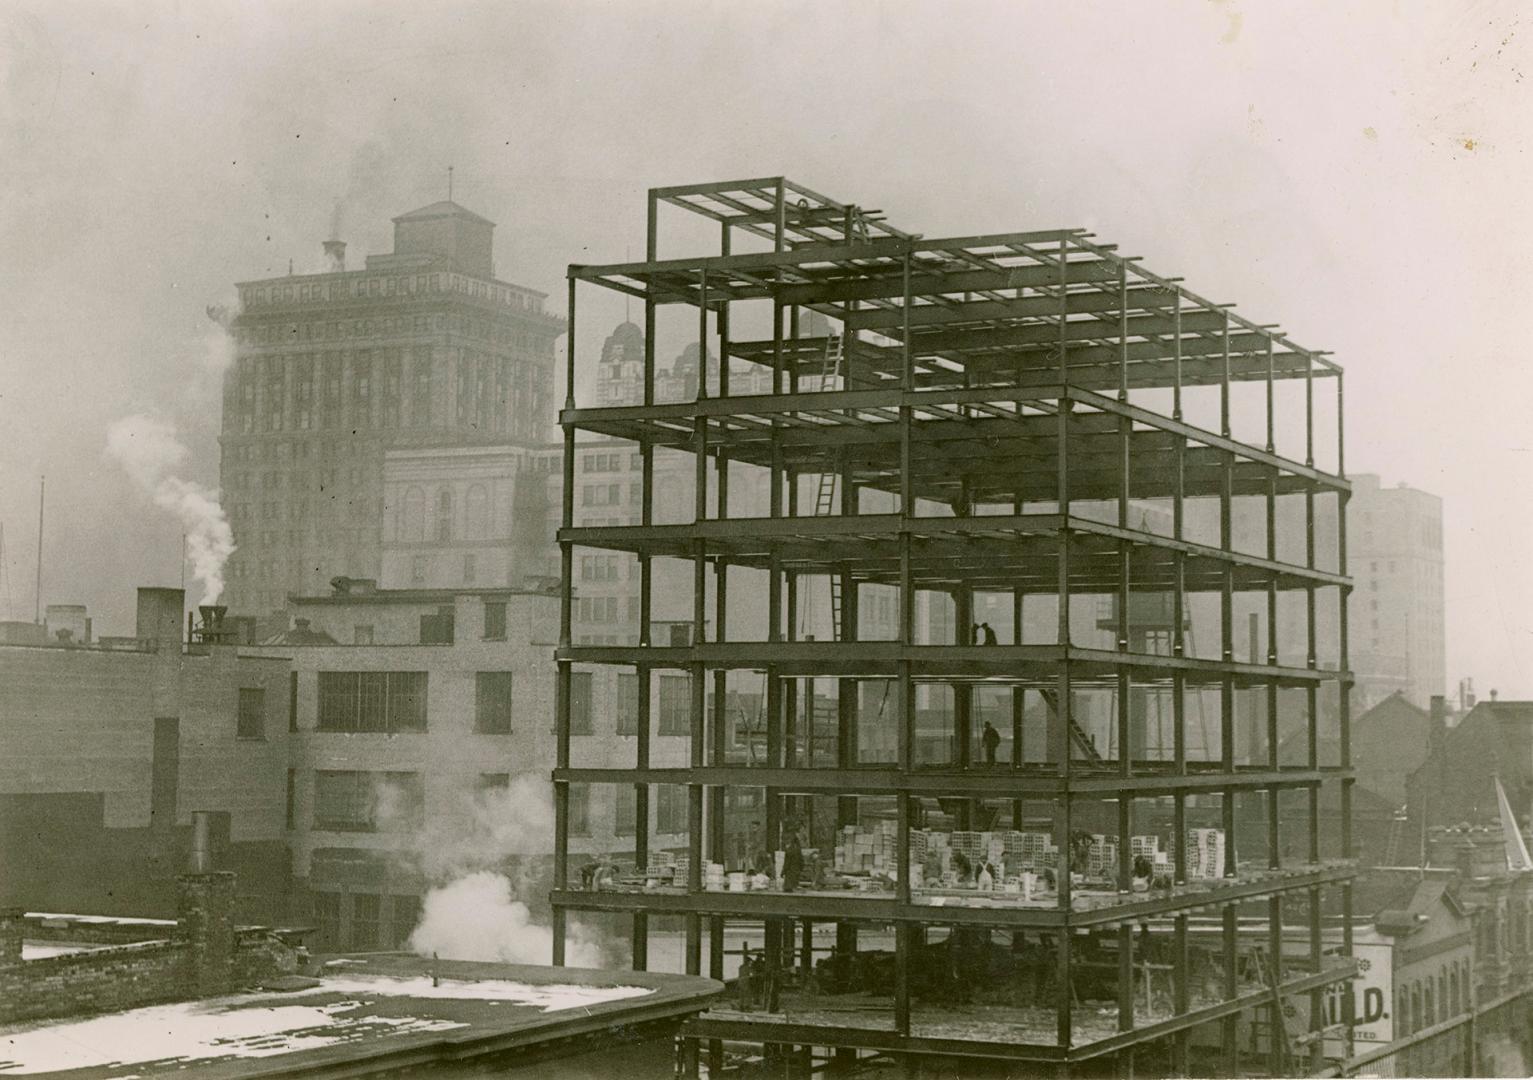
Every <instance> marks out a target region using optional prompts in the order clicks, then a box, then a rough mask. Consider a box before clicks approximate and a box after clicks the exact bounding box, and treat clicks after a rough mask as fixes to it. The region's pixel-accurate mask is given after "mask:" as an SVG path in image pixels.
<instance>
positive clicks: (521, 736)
mask: <svg viewBox="0 0 1533 1080" xmlns="http://www.w3.org/2000/svg"><path fill="white" fill-rule="evenodd" d="M290 603H291V604H292V606H293V609H294V611H295V612H296V613H297V616H296V618H295V620H294V625H293V627H292V628H290V629H289V630H287V631H285V632H284V633H282V634H280V635H277V636H275V637H274V638H273V639H272V640H271V641H270V642H269V643H268V644H266V645H264V646H262V647H261V648H260V649H259V650H257V651H259V652H261V653H264V654H266V655H268V656H273V657H283V658H287V659H290V660H291V663H292V672H293V675H292V685H291V711H290V714H289V725H288V735H287V739H288V741H289V743H290V744H291V754H290V756H289V757H288V770H287V782H286V790H287V810H286V829H287V832H286V835H287V840H288V844H289V847H290V848H291V851H292V859H293V872H292V880H293V900H294V906H293V910H294V912H295V913H296V914H297V916H298V917H308V918H312V919H313V921H314V923H315V925H316V926H317V927H318V928H319V938H318V945H319V946H320V947H322V948H347V949H373V948H393V947H396V946H398V945H399V944H401V943H403V942H404V941H405V940H406V939H407V938H408V936H409V934H410V932H411V930H413V929H414V927H415V925H416V921H417V920H418V918H419V915H420V911H421V903H422V898H423V896H424V895H425V893H426V891H427V890H428V889H429V888H431V887H432V886H434V885H442V884H445V883H447V882H449V881H451V880H453V879H455V878H458V877H461V876H463V875H465V874H469V873H474V872H478V871H483V870H488V871H493V872H501V873H505V874H507V875H508V876H510V877H511V878H512V879H514V880H515V881H516V882H517V883H518V887H517V894H518V897H519V898H521V899H523V900H525V901H526V902H527V903H529V904H530V905H531V906H532V907H533V909H534V910H536V909H538V908H540V907H542V906H543V905H544V904H545V903H546V900H545V896H546V891H547V890H546V883H545V884H544V885H543V886H541V887H539V886H536V885H532V886H529V885H528V883H529V882H537V881H539V880H542V879H546V875H547V872H548V869H549V865H548V864H549V862H550V860H551V857H552V854H553V821H552V801H551V800H550V799H549V797H548V789H547V781H546V776H547V771H548V762H549V761H550V760H552V756H553V731H552V728H551V727H550V725H549V724H548V712H549V710H550V709H552V707H553V693H554V669H553V665H552V664H550V663H548V656H549V653H550V651H551V649H552V646H553V644H554V642H555V639H556V636H557V632H558V596H557V594H556V593H555V592H554V591H553V590H552V589H551V588H542V589H538V588H506V587H493V586H485V587H480V588H472V587H461V586H459V587H451V588H413V589H412V588H405V589H380V588H378V587H377V585H376V583H375V582H373V581H369V580H358V579H343V580H339V581H337V582H336V583H335V585H334V587H333V589H332V590H331V591H329V592H328V593H327V594H325V595H320V596H295V597H291V598H290ZM630 689H631V688H629V687H627V686H626V685H620V680H619V679H617V678H615V677H614V676H613V673H612V672H610V671H595V672H592V671H586V672H583V673H581V674H580V676H579V677H578V678H576V680H575V683H574V692H575V694H576V696H577V698H578V700H576V701H575V702H573V708H574V709H575V715H576V716H577V718H578V722H577V729H578V730H579V731H580V733H581V735H582V738H581V739H579V744H580V745H579V748H578V750H577V751H576V752H577V754H578V756H579V757H580V758H581V759H582V760H584V761H588V762H591V763H593V764H595V763H607V762H608V761H609V760H610V761H615V760H618V759H619V757H620V755H621V754H622V752H623V750H624V748H625V747H626V748H627V752H628V753H629V754H631V753H632V743H633V739H634V734H635V733H634V730H633V723H634V704H635V703H634V702H632V701H630V700H628V698H626V697H623V698H622V700H621V701H620V700H619V698H620V697H621V696H622V692H623V691H625V690H630ZM663 700H664V688H663V687H662V705H661V710H662V712H661V714H662V715H664V712H663V710H664V707H665V706H664V704H663ZM684 712H685V711H684V710H683V716H682V719H683V720H684V719H685V714H684ZM666 734H667V729H666V727H664V726H662V729H661V731H660V736H661V737H660V738H657V739H656V741H655V753H656V755H657V757H658V758H659V759H661V760H668V761H674V762H676V763H680V762H681V761H683V760H684V759H685V748H684V747H681V746H678V745H672V744H677V743H679V742H680V740H679V739H675V738H667V737H665V736H666ZM679 791H680V789H676V790H675V791H662V792H661V793H660V794H659V795H658V796H657V805H658V807H659V808H660V810H661V813H659V814H658V815H657V816H656V817H655V819H653V822H652V824H653V829H652V830H651V834H650V839H651V843H652V844H654V845H656V846H659V845H661V844H664V843H666V842H670V843H676V842H677V841H678V836H677V835H676V834H678V833H680V832H682V831H683V830H684V828H685V802H684V800H683V799H680V798H678V797H677V794H678V793H679ZM632 794H633V793H632V791H628V792H626V793H625V792H619V791H616V790H614V789H604V790H601V791H599V792H596V793H595V794H594V797H593V798H591V799H590V800H589V801H583V802H581V803H579V804H578V805H576V806H575V808H574V813H575V818H574V819H573V820H572V821H571V823H570V828H571V835H573V836H574V837H575V838H576V839H575V841H574V844H575V846H574V850H575V851H576V852H578V853H580V854H582V855H583V856H587V857H589V856H593V855H600V854H606V853H623V852H631V851H632V849H633V847H634V819H635V815H634V807H633V799H632ZM625 795H626V796H627V800H626V803H625V799H624V796H625Z"/></svg>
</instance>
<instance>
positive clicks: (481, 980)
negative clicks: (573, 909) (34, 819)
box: [0, 953, 724, 1080]
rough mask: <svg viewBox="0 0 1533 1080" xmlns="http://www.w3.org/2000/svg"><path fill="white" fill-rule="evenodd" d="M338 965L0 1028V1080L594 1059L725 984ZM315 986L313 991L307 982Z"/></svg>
mask: <svg viewBox="0 0 1533 1080" xmlns="http://www.w3.org/2000/svg"><path fill="white" fill-rule="evenodd" d="M431 971H432V964H431V962H430V961H427V960H423V959H421V958H420V957H417V956H412V955H406V954H398V953H389V954H376V953H375V954H368V955H360V956H349V957H339V958H336V959H332V960H331V961H330V962H329V963H327V964H326V965H325V967H324V969H323V971H322V973H321V974H319V975H318V976H317V977H316V978H314V979H313V980H293V983H294V985H295V987H296V988H294V989H288V990H260V991H252V992H247V993H240V994H231V995H228V996H226V997H218V998H207V999H203V1000H200V1001H187V1002H177V1003H173V1004H168V1005H152V1006H147V1007H144V1008H138V1009H129V1010H125V1011H121V1012H112V1013H104V1014H99V1015H95V1016H83V1017H75V1018H69V1019H64V1020H55V1021H47V1020H42V1021H31V1022H27V1023H23V1024H12V1025H6V1026H0V1076H5V1077H9V1076H68V1077H71V1078H78V1080H86V1078H94V1077H103V1078H105V1077H122V1078H127V1077H138V1076H158V1075H163V1074H175V1075H177V1076H181V1077H193V1078H217V1077H253V1076H277V1075H281V1076H331V1075H347V1076H357V1075H365V1074H368V1073H373V1072H383V1071H386V1070H396V1069H401V1068H407V1067H419V1066H425V1065H431V1064H437V1063H449V1062H467V1061H472V1060H474V1059H477V1058H486V1057H491V1056H495V1055H501V1054H508V1053H509V1054H515V1055H516V1056H517V1058H518V1059H523V1058H524V1057H525V1058H532V1057H534V1056H536V1055H534V1053H533V1052H535V1051H540V1050H546V1049H547V1048H548V1047H549V1045H550V1044H552V1043H555V1042H559V1043H561V1044H563V1045H564V1046H565V1047H567V1048H568V1049H567V1051H566V1052H568V1053H578V1052H581V1051H583V1050H589V1049H597V1048H600V1047H601V1046H603V1045H604V1044H605V1043H607V1042H608V1041H610V1039H611V1038H612V1036H613V1035H614V1034H615V1033H616V1032H617V1031H618V1030H619V1029H625V1030H626V1029H632V1028H633V1027H635V1026H636V1025H644V1024H649V1023H655V1022H664V1021H667V1020H679V1019H681V1018H682V1017H684V1016H687V1015H691V1014H695V1013H696V1012H698V1011H699V1010H701V1009H704V1008H706V1007H707V1006H708V1004H709V1003H710V1002H711V1001H713V1000H714V999H715V998H716V997H717V996H718V995H719V994H721V993H722V992H723V989H724V988H723V985H722V984H720V983H717V982H714V981H713V980H711V979H704V978H698V977H695V976H687V975H665V974H656V973H653V972H639V971H598V970H593V969H584V968H553V967H538V966H531V965H520V964H482V963H468V962H461V961H446V960H444V961H441V962H440V963H438V964H437V965H436V971H437V975H438V978H437V979H436V980H435V982H434V981H433V978H432V973H431ZM311 981H312V983H313V985H307V984H308V983H309V982H311Z"/></svg>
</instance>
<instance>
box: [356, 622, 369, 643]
mask: <svg viewBox="0 0 1533 1080" xmlns="http://www.w3.org/2000/svg"><path fill="white" fill-rule="evenodd" d="M351 643H352V644H353V645H371V644H372V643H373V628H372V626H371V625H368V624H364V623H358V624H357V625H356V626H353V627H352V628H351Z"/></svg>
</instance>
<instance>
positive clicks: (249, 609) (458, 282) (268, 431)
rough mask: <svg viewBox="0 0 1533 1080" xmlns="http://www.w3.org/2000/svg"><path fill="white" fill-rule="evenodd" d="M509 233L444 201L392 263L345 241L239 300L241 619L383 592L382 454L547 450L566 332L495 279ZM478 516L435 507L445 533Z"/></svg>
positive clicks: (399, 244) (235, 437)
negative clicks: (355, 586) (317, 268)
mask: <svg viewBox="0 0 1533 1080" xmlns="http://www.w3.org/2000/svg"><path fill="white" fill-rule="evenodd" d="M494 228H495V226H494V224H493V223H492V222H490V221H487V220H486V219H484V218H482V217H480V216H479V215H478V214H475V213H472V212H471V211H469V210H466V209H464V208H463V207H461V206H459V205H458V204H457V203H454V202H450V201H444V202H438V203H433V204H432V205H430V206H426V207H423V208H421V209H419V210H415V211H412V212H410V213H408V214H404V215H402V216H400V217H397V218H395V219H394V251H393V252H392V253H391V254H386V255H370V256H368V258H367V260H366V264H365V267H364V268H363V269H360V270H348V269H347V268H346V262H345V244H343V243H341V242H340V241H339V240H330V241H327V242H326V243H325V245H324V250H325V257H326V258H327V259H328V261H329V265H328V267H327V269H326V270H325V271H324V272H321V273H314V274H298V275H293V274H289V275H288V276H286V277H279V278H269V279H266V280H262V281H250V282H244V283H242V284H240V285H239V292H240V311H239V313H238V314H237V315H236V316H235V317H234V318H233V319H232V320H231V322H230V324H229V329H230V332H231V333H232V334H233V335H234V337H235V340H236V343H237V349H238V352H237V358H236V360H235V363H234V365H233V366H232V367H231V368H230V370H229V372H228V374H227V375H226V376H225V380H224V403H223V437H222V446H223V456H222V461H221V470H220V471H221V479H222V487H223V501H224V507H225V509H226V510H227V512H228V514H229V518H230V521H231V523H232V525H233V527H234V538H235V543H236V544H237V545H238V550H237V551H236V552H235V554H234V556H233V557H232V558H231V560H230V563H229V567H228V592H227V594H226V599H227V601H228V603H229V605H230V606H231V607H232V608H233V609H234V610H235V611H237V612H243V613H252V614H258V613H266V612H271V611H274V610H276V609H278V608H281V607H282V606H283V605H284V603H285V601H286V597H287V595H288V594H289V593H290V592H297V593H317V592H322V591H323V590H324V588H325V586H326V584H327V583H328V582H329V580H330V579H331V578H333V577H336V576H350V577H360V578H377V577H378V576H379V573H380V557H381V545H382V531H383V519H384V506H383V501H384V454H385V451H387V450H390V449H399V448H411V449H424V448H429V447H457V446H506V445H508V444H513V445H524V446H533V445H537V444H539V443H545V442H546V441H547V439H548V435H549V432H550V425H551V424H552V422H553V416H554V400H553V367H554V341H555V339H557V338H558V336H559V335H560V334H561V333H562V332H563V329H564V322H563V320H562V319H561V318H559V317H558V316H555V315H550V314H547V313H545V312H544V310H543V301H544V299H545V294H544V293H541V292H537V291H536V290H533V289H528V288H524V287H522V286H519V285H512V284H509V283H507V282H504V281H500V280H498V279H497V278H496V277H495V269H494V264H493V261H492V249H493V233H494ZM435 494H437V495H438V496H439V494H440V493H435ZM463 509H464V508H462V507H456V506H443V505H440V504H438V505H434V506H433V508H432V512H433V522H434V523H435V522H437V521H438V519H449V520H458V519H459V518H460V517H462V514H461V513H460V510H463ZM435 527H437V526H436V525H435V524H434V528H435ZM449 527H451V526H449Z"/></svg>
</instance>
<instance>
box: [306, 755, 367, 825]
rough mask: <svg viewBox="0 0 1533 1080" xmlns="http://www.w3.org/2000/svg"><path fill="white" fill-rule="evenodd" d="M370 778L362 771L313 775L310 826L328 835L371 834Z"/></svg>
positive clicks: (322, 771)
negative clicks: (312, 803)
mask: <svg viewBox="0 0 1533 1080" xmlns="http://www.w3.org/2000/svg"><path fill="white" fill-rule="evenodd" d="M372 786H373V785H372V776H371V774H369V773H365V772H339V771H330V770H323V769H322V770H318V771H316V772H315V773H314V827H315V828H316V829H323V830H327V831H330V832H371V831H372V829H373V790H372Z"/></svg>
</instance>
